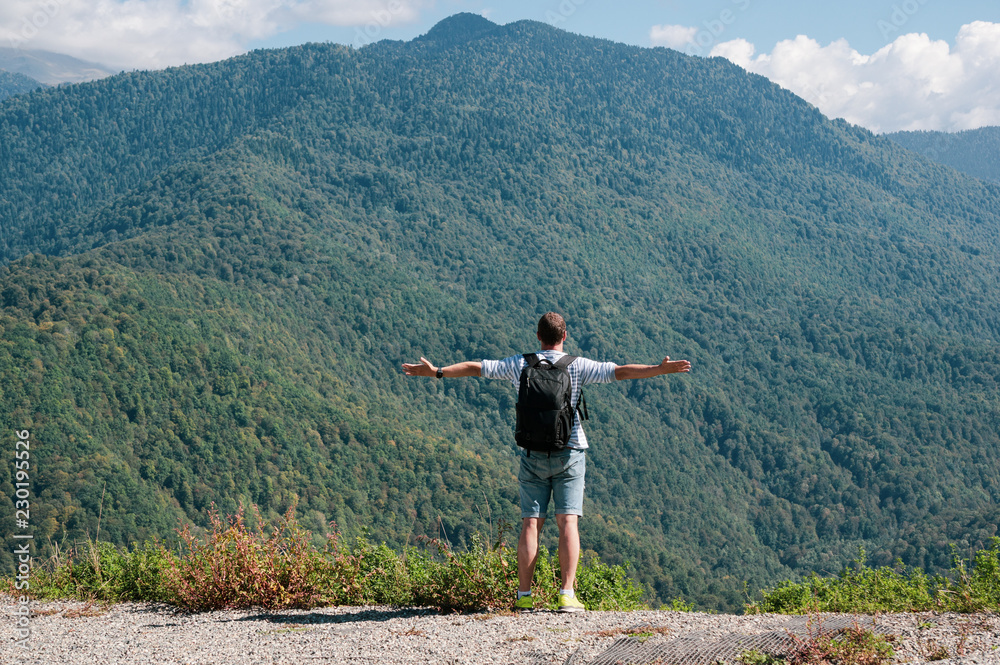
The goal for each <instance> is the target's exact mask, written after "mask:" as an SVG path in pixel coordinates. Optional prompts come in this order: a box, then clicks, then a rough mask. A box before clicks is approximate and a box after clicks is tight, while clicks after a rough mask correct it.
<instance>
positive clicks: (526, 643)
mask: <svg viewBox="0 0 1000 665" xmlns="http://www.w3.org/2000/svg"><path fill="white" fill-rule="evenodd" d="M16 608H17V605H16V604H15V603H13V602H12V601H11V599H10V598H9V597H0V663H45V664H49V663H53V664H55V663H58V664H60V665H61V664H66V665H71V664H73V663H79V664H81V665H104V664H112V663H115V664H117V663H130V664H131V663H157V664H181V663H184V664H188V663H225V664H227V665H250V664H253V663H314V662H315V663H378V664H379V665H382V664H386V665H395V664H397V663H442V664H453V665H459V664H466V663H468V664H473V663H474V664H479V663H503V664H508V663H526V664H535V663H537V664H541V663H547V664H548V663H551V664H558V665H586V664H587V663H591V662H594V661H599V660H601V658H600V656H601V654H602V653H604V652H606V651H608V649H610V648H611V647H612V646H613V645H619V646H620V645H622V644H625V642H623V640H633V641H634V642H635V643H636V644H637V645H638V644H646V643H647V642H648V644H649V645H654V646H657V647H658V648H662V647H663V646H664V643H666V642H668V641H669V640H672V639H679V638H685V637H687V638H689V639H688V642H690V641H691V639H699V640H701V639H705V640H711V639H715V638H720V637H725V636H731V635H733V634H744V635H754V634H760V633H764V632H767V631H774V630H776V629H779V630H780V629H781V626H783V625H785V624H786V623H788V622H792V621H795V620H796V619H793V618H790V617H783V616H776V615H761V616H735V615H728V614H702V613H695V612H690V613H682V612H665V611H644V612H587V613H584V614H559V613H555V612H534V613H530V614H521V615H495V614H477V615H441V614H437V613H435V612H433V611H430V610H421V609H397V608H390V607H330V608H321V609H316V610H287V611H281V612H267V611H225V612H210V613H205V614H181V613H177V612H174V611H173V610H172V609H171V608H170V607H167V606H164V605H156V604H147V603H125V604H121V605H115V606H111V607H106V608H102V607H100V606H97V605H88V604H86V603H79V602H54V603H34V604H33V605H32V610H33V616H32V617H31V619H30V621H29V624H30V629H31V636H30V638H29V639H28V641H27V648H21V647H19V646H18V645H17V644H16V643H15V639H16V637H17V636H16V627H17V618H16V617H15V615H14V612H15V610H16ZM798 621H801V619H798ZM869 621H870V619H869ZM875 621H876V625H877V626H879V627H880V631H882V632H886V633H888V634H894V635H897V636H899V640H897V643H896V660H897V662H913V663H921V662H926V661H928V660H931V659H933V657H934V656H937V657H938V658H941V657H944V656H945V654H947V655H948V656H952V657H954V656H956V655H959V656H961V657H959V658H952V659H949V660H947V661H939V662H942V663H956V664H957V663H963V664H965V663H968V664H973V663H977V664H978V663H990V664H991V665H992V664H996V665H1000V650H998V649H996V647H997V646H998V645H1000V616H998V615H955V614H896V615H883V616H879V617H876V618H875ZM789 625H791V624H789ZM637 626H642V627H643V628H642V629H641V630H642V632H644V633H646V635H645V636H641V637H627V636H626V631H627V630H628V629H630V628H635V627H637ZM643 640H645V641H643ZM647 662H648V661H647Z"/></svg>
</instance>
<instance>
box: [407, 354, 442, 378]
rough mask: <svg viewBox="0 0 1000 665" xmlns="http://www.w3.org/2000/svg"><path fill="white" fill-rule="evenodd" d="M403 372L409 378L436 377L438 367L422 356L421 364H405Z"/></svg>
mask: <svg viewBox="0 0 1000 665" xmlns="http://www.w3.org/2000/svg"><path fill="white" fill-rule="evenodd" d="M403 372H404V373H405V374H406V375H407V376H435V375H436V374H437V367H435V366H434V365H432V364H431V361H430V360H427V358H424V357H423V356H420V362H419V363H412V364H411V363H403Z"/></svg>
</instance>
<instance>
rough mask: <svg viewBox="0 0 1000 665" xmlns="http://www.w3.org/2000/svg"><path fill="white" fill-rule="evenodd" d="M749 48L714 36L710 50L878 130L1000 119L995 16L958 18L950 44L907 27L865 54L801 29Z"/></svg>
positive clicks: (833, 113) (956, 126)
mask: <svg viewBox="0 0 1000 665" xmlns="http://www.w3.org/2000/svg"><path fill="white" fill-rule="evenodd" d="M681 46H683V44H682V45H681ZM755 52H756V49H755V47H754V45H753V44H751V43H749V42H747V41H746V40H743V39H735V40H731V41H727V42H722V43H720V44H716V45H715V46H714V47H713V48H712V50H711V52H710V55H713V56H716V55H717V56H722V57H724V58H727V59H729V60H731V61H732V62H734V63H736V64H738V65H740V66H741V67H744V68H745V69H747V70H748V71H751V72H755V73H758V74H762V75H763V76H766V77H767V78H769V79H771V80H772V81H774V82H775V83H777V84H778V85H780V86H782V87H784V88H787V89H788V90H791V91H792V92H794V93H796V94H797V95H799V96H801V97H803V98H804V99H806V100H807V101H809V102H811V103H812V104H815V105H816V106H817V107H818V108H819V109H820V110H821V111H822V112H823V113H825V114H826V115H828V116H830V117H837V118H844V119H846V120H848V121H849V122H853V123H856V124H859V125H862V126H864V127H867V128H869V129H871V130H873V131H876V132H888V131H897V130H916V129H935V130H943V131H959V130H963V129H973V128H976V127H982V126H985V125H1000V77H998V76H997V75H996V72H997V71H1000V24H998V23H987V22H985V21H976V22H974V23H969V24H967V25H964V26H962V28H961V30H960V31H959V33H958V35H957V36H956V38H955V44H954V46H951V45H949V44H948V42H945V41H934V40H931V39H930V38H929V37H928V36H927V35H926V34H917V33H911V34H906V35H901V36H899V37H897V38H896V39H895V40H894V41H893V42H892V43H891V44H888V45H887V46H885V47H883V48H881V49H879V50H878V51H876V52H875V53H873V54H871V55H863V54H861V53H858V52H857V51H856V50H854V49H853V48H851V46H850V45H849V44H848V43H847V41H846V40H843V39H841V40H837V41H835V42H832V43H830V44H828V45H827V46H821V45H820V44H819V43H818V42H817V41H816V40H814V39H810V38H808V37H805V36H803V35H799V36H798V37H796V38H795V39H789V40H785V41H782V42H779V43H778V44H776V45H775V46H774V48H773V49H772V50H771V52H770V53H762V54H760V55H755Z"/></svg>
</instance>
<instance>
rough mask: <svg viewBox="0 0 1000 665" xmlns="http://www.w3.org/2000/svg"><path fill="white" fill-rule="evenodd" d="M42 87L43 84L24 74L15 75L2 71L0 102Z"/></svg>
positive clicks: (0, 70)
mask: <svg viewBox="0 0 1000 665" xmlns="http://www.w3.org/2000/svg"><path fill="white" fill-rule="evenodd" d="M41 87H42V84H41V83H39V82H38V81H36V80H34V79H32V78H29V77H27V76H25V75H24V74H13V73H11V72H5V71H3V70H2V69H0V100H4V99H7V98H8V97H10V96H11V95H18V94H20V93H22V92H31V91H32V90H37V89H39V88H41Z"/></svg>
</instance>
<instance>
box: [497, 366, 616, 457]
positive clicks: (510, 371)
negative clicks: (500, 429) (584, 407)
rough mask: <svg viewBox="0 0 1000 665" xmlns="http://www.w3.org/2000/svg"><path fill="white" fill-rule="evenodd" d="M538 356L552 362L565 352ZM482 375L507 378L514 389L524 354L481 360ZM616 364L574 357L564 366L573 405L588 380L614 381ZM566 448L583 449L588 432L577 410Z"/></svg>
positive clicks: (592, 381) (585, 446)
mask: <svg viewBox="0 0 1000 665" xmlns="http://www.w3.org/2000/svg"><path fill="white" fill-rule="evenodd" d="M535 353H537V354H538V356H539V357H540V358H546V359H547V360H548V361H549V362H552V363H554V362H555V361H557V360H559V359H560V358H562V357H563V356H564V355H566V354H565V353H564V352H563V351H536V352H535ZM482 363H483V366H482V371H481V376H482V377H483V378H486V379H507V380H508V381H510V382H511V383H513V384H514V388H520V382H521V370H522V369H524V366H525V365H527V364H528V363H527V362H526V361H525V360H524V356H511V357H510V358H504V359H503V360H483V361H482ZM616 367H618V365H616V364H615V363H599V362H597V361H596V360H590V359H589V358H577V359H576V360H575V361H573V364H572V365H570V366H569V367H568V368H567V371H569V379H570V382H571V384H572V386H573V393H572V395H570V399H571V400H572V403H573V404H577V403H579V402H578V400H579V399H580V388H582V387H583V386H586V385H588V384H591V383H611V382H612V381H614V380H615V368H616ZM567 447H568V448H576V449H578V450H586V449H587V448H588V447H589V446H588V445H587V434H586V433H585V432H584V431H583V425H582V424H580V414H579V413H576V414H575V415H574V418H573V434H572V436H570V439H569V443H568V444H567Z"/></svg>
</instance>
